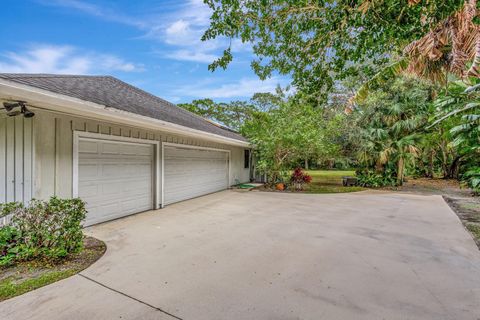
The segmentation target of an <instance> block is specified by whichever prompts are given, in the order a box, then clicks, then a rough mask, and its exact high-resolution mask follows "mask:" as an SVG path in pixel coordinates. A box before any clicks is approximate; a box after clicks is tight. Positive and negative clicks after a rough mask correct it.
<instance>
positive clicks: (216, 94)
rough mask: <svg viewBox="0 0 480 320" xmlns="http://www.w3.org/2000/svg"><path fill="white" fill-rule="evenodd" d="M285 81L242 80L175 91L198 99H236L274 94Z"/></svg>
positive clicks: (273, 79) (275, 78) (187, 87)
mask: <svg viewBox="0 0 480 320" xmlns="http://www.w3.org/2000/svg"><path fill="white" fill-rule="evenodd" d="M285 84H286V83H285V80H283V79H280V78H277V77H272V78H269V79H267V80H264V81H262V80H259V79H255V78H243V79H240V80H239V81H238V82H230V83H223V84H218V85H217V84H215V83H211V82H210V83H203V84H200V85H194V86H185V87H183V88H180V89H178V90H177V91H176V93H177V94H179V95H183V96H189V97H198V98H205V97H208V98H212V99H219V98H220V99H221V98H237V97H251V96H253V94H254V93H256V92H272V93H273V92H275V89H276V87H277V85H285Z"/></svg>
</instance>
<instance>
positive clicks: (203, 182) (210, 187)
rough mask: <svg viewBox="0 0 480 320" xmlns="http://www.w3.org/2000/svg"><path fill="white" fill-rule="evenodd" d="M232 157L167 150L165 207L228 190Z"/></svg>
mask: <svg viewBox="0 0 480 320" xmlns="http://www.w3.org/2000/svg"><path fill="white" fill-rule="evenodd" d="M228 161H229V159H228V153H227V152H225V151H216V150H205V149H195V148H182V147H173V146H166V147H165V148H164V204H170V203H174V202H178V201H182V200H186V199H190V198H194V197H198V196H202V195H205V194H208V193H213V192H217V191H220V190H224V189H226V188H228Z"/></svg>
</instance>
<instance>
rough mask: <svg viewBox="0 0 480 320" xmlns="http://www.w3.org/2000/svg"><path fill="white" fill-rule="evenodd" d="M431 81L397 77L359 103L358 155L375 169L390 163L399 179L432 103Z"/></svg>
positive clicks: (417, 151)
mask: <svg viewBox="0 0 480 320" xmlns="http://www.w3.org/2000/svg"><path fill="white" fill-rule="evenodd" d="M432 100H433V97H432V86H431V84H429V83H427V82H424V81H421V80H418V79H416V78H413V77H400V78H397V79H396V80H394V81H391V82H388V83H385V84H384V85H383V86H382V87H379V88H377V89H376V90H375V91H372V92H371V93H370V95H369V96H368V97H367V99H366V100H365V101H364V102H363V103H362V104H361V105H360V110H358V111H357V112H360V113H361V115H360V117H359V126H360V127H361V128H362V130H361V131H360V134H359V138H360V141H359V159H360V160H361V161H362V162H363V163H364V164H366V165H367V166H370V167H375V169H376V170H377V171H379V172H384V171H385V169H386V167H390V169H392V171H393V172H395V173H396V176H397V184H398V185H401V184H402V183H403V178H404V175H405V166H406V164H407V162H409V161H411V160H413V159H414V158H415V157H417V156H418V155H419V154H420V138H421V130H422V129H423V128H424V127H425V126H426V125H427V124H428V118H429V114H430V112H431V106H432Z"/></svg>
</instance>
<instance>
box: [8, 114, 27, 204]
mask: <svg viewBox="0 0 480 320" xmlns="http://www.w3.org/2000/svg"><path fill="white" fill-rule="evenodd" d="M32 130H33V120H32V119H31V118H30V119H25V118H24V117H7V116H6V114H5V113H4V112H1V113H0V203H3V202H11V201H18V202H25V203H27V202H28V201H30V200H31V199H32V191H33V185H32V175H33V173H32V171H33V148H34V147H33V131H32Z"/></svg>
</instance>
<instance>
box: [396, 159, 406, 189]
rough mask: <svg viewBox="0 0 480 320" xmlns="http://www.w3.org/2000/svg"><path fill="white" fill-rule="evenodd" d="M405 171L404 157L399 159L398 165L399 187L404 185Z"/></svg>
mask: <svg viewBox="0 0 480 320" xmlns="http://www.w3.org/2000/svg"><path fill="white" fill-rule="evenodd" d="M404 169H405V163H404V159H403V157H400V159H398V163H397V185H399V186H401V185H403V170H404Z"/></svg>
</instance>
